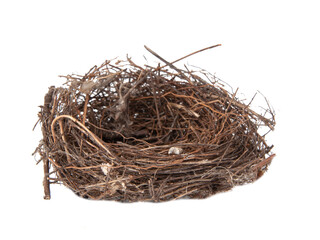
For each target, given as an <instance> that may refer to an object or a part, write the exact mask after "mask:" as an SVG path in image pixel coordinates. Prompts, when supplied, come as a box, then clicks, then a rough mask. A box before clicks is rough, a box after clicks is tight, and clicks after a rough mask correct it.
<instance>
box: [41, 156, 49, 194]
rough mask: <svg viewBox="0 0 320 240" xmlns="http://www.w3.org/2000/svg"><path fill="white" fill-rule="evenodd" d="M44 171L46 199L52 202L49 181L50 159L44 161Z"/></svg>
mask: <svg viewBox="0 0 320 240" xmlns="http://www.w3.org/2000/svg"><path fill="white" fill-rule="evenodd" d="M43 170H44V178H43V188H44V197H43V198H44V199H45V200H50V198H51V197H50V182H49V179H48V176H49V160H48V158H46V159H43Z"/></svg>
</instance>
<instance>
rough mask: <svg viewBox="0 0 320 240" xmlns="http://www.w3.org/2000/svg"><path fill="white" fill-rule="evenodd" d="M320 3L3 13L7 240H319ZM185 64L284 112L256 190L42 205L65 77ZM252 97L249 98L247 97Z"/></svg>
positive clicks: (1, 234) (63, 198)
mask: <svg viewBox="0 0 320 240" xmlns="http://www.w3.org/2000/svg"><path fill="white" fill-rule="evenodd" d="M318 2H319V1H308V0H303V1H294V0H292V1H281V0H277V1H257V0H256V1H246V0H242V1H201V0H197V1H173V0H171V1H165V0H162V1H151V0H150V1H138V0H137V1H115V0H114V1H32V0H29V1H9V0H8V1H4V0H2V1H1V2H0V26H1V28H0V31H1V32H0V77H1V85H0V89H1V94H0V113H1V118H0V121H1V122H0V123H1V144H0V149H1V167H0V186H1V190H0V195H1V204H0V209H1V213H0V218H1V220H2V223H1V225H0V238H1V239H48V240H49V239H94V238H98V239H246V240H248V239H261V240H262V239H292V238H293V239H319V238H320V234H319V229H318V228H319V215H320V211H319V202H320V201H319V200H320V198H319V195H318V193H319V177H318V174H319V166H320V164H319V161H320V159H319V133H320V131H319V114H318V113H319V106H318V105H319V97H318V93H319V80H320V79H319V77H320V73H319V72H320V71H319V70H320V69H319V61H320V59H319V56H320V47H319V43H320V37H319V23H320V17H319V16H320V14H319V6H318V4H317V3H318ZM217 43H221V44H222V46H221V47H219V48H215V49H212V50H209V51H206V52H202V53H200V54H198V55H195V56H192V57H190V58H188V59H186V60H185V62H184V63H188V64H193V65H196V66H200V67H202V68H205V69H207V70H208V71H210V72H212V73H216V75H217V76H218V77H220V78H221V79H223V80H224V81H226V82H228V83H229V84H230V85H232V86H233V87H234V88H237V87H239V92H241V93H243V94H244V95H245V96H247V97H248V98H251V97H252V95H253V94H254V93H255V91H257V90H259V91H261V92H262V93H263V94H264V95H265V96H266V97H267V98H268V99H269V101H270V103H271V104H272V106H273V107H274V109H275V111H276V120H277V125H276V130H275V132H273V133H271V134H270V136H269V138H268V139H267V140H268V143H270V144H274V145H275V148H274V152H275V153H276V154H277V156H276V158H275V159H274V161H273V163H272V164H271V166H270V168H269V171H268V172H267V173H266V174H265V175H264V176H263V177H262V178H261V179H260V180H258V181H257V182H255V183H254V184H249V185H246V186H242V187H237V188H235V189H233V190H232V191H231V192H227V193H222V194H218V195H215V196H213V197H210V198H208V199H205V200H180V201H173V202H168V203H160V204H152V203H133V204H123V203H115V202H108V201H100V202H96V201H88V200H84V199H80V198H78V197H77V196H75V195H74V194H73V193H72V192H71V191H69V190H68V189H66V188H65V187H63V186H59V185H55V186H52V188H51V190H52V199H51V200H50V201H45V200H43V198H42V197H43V189H42V177H43V172H42V171H43V170H42V166H41V165H35V159H34V158H33V157H32V156H31V153H32V152H33V150H34V149H35V147H36V146H37V145H38V142H39V140H40V139H41V133H40V127H38V128H37V129H36V130H35V131H34V132H32V128H33V125H34V124H35V122H36V121H37V113H38V111H39V108H38V106H39V105H41V104H43V97H44V94H45V93H46V92H47V89H48V87H49V86H51V85H56V86H58V85H60V84H61V83H62V80H61V79H59V78H58V75H61V74H62V75H63V74H71V73H79V74H84V73H85V72H87V71H88V70H89V69H90V68H91V67H92V66H93V65H95V64H101V63H102V62H103V61H104V60H106V59H111V58H114V57H119V58H125V56H126V54H127V53H128V54H129V55H130V56H131V57H133V59H134V60H135V61H136V62H138V63H142V64H143V63H144V58H143V55H144V56H146V58H147V59H148V63H149V64H156V62H157V59H155V58H154V57H153V56H151V55H150V54H149V53H148V52H147V51H146V50H145V49H144V47H143V45H147V46H149V47H150V48H151V49H153V50H154V51H156V52H157V53H159V54H160V55H161V56H163V57H164V58H166V59H167V60H169V61H173V60H175V59H177V58H179V57H181V56H184V55H186V54H188V53H191V52H193V51H195V50H198V49H201V48H204V47H207V46H210V45H213V44H217ZM239 96H242V95H239Z"/></svg>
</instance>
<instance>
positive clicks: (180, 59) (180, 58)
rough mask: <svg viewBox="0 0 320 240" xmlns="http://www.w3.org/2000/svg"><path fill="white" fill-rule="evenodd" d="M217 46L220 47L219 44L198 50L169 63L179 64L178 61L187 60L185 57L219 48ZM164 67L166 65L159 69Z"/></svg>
mask: <svg viewBox="0 0 320 240" xmlns="http://www.w3.org/2000/svg"><path fill="white" fill-rule="evenodd" d="M219 46H221V44H216V45H213V46H210V47H206V48H203V49H201V50H198V51H195V52H193V53H190V54H188V55H186V56H184V57H182V58H179V59H177V60H175V61H173V62H171V64H174V63H176V62H179V61H181V60H182V59H185V58H187V57H190V56H192V55H194V54H197V53H199V52H202V51H205V50H209V49H211V48H215V47H219ZM166 66H168V65H164V66H162V67H160V68H159V69H161V68H164V67H166Z"/></svg>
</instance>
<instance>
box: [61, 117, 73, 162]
mask: <svg viewBox="0 0 320 240" xmlns="http://www.w3.org/2000/svg"><path fill="white" fill-rule="evenodd" d="M59 126H60V133H61V137H62V140H63V142H64V150H65V151H66V155H67V161H68V163H71V159H70V153H69V150H68V147H67V140H66V137H65V135H64V130H63V124H62V120H59Z"/></svg>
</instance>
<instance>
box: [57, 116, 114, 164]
mask: <svg viewBox="0 0 320 240" xmlns="http://www.w3.org/2000/svg"><path fill="white" fill-rule="evenodd" d="M61 118H68V119H70V120H72V121H73V122H75V123H76V124H78V125H79V126H80V127H82V128H83V129H84V130H85V131H86V132H87V133H88V135H90V136H91V137H92V139H93V140H94V141H95V142H96V143H97V144H98V145H99V146H100V147H102V148H103V149H104V150H106V152H107V153H108V154H109V155H110V156H109V157H110V158H111V159H115V157H114V155H113V154H112V153H111V152H110V150H109V149H108V148H107V147H106V146H105V145H104V144H103V142H102V141H101V140H100V139H99V138H98V137H97V136H96V135H95V134H94V133H93V132H91V131H90V130H89V129H88V128H87V127H86V126H84V125H83V124H82V123H81V122H80V121H78V120H77V119H75V118H74V117H72V116H70V115H60V116H58V117H56V118H55V119H54V120H53V121H52V123H51V132H52V137H53V141H54V142H55V141H56V134H55V131H54V124H55V123H56V121H58V120H59V119H61Z"/></svg>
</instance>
